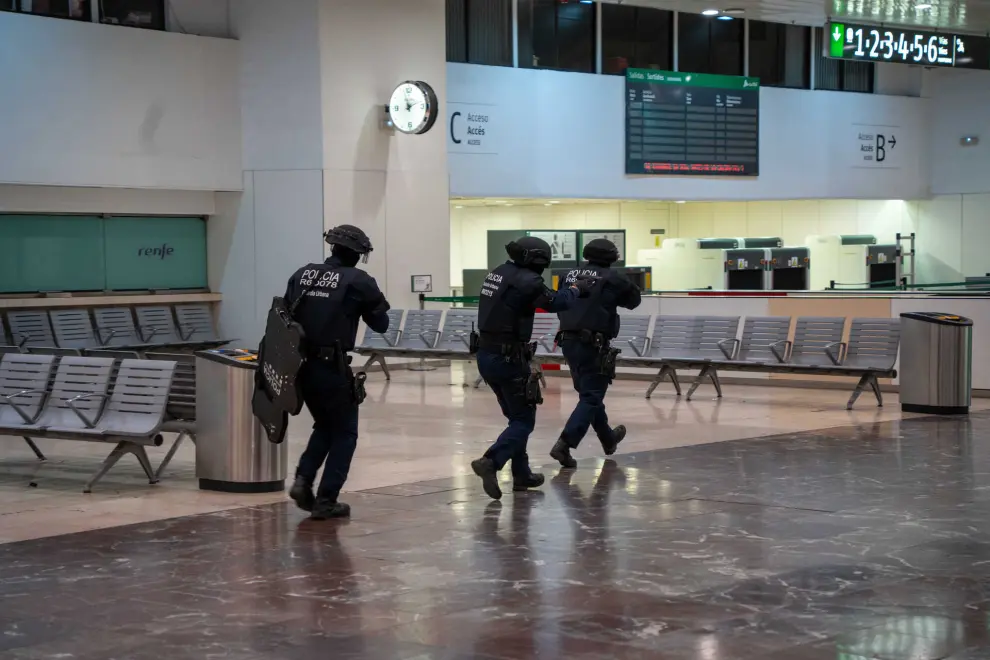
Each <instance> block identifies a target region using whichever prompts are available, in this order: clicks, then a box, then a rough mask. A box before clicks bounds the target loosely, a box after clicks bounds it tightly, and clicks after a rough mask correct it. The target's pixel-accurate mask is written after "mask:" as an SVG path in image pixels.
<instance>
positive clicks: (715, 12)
mask: <svg viewBox="0 0 990 660" xmlns="http://www.w3.org/2000/svg"><path fill="white" fill-rule="evenodd" d="M701 15H702V16H718V10H717V9H706V10H705V11H703V12H701Z"/></svg>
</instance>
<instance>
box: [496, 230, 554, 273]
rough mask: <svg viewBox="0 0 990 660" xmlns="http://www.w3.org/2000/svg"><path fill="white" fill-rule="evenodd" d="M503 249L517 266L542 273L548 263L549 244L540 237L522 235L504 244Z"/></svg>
mask: <svg viewBox="0 0 990 660" xmlns="http://www.w3.org/2000/svg"><path fill="white" fill-rule="evenodd" d="M505 251H506V252H508V253H509V257H510V258H511V259H512V261H514V262H515V264H516V265H517V266H522V267H523V268H529V269H530V270H535V271H536V272H538V273H542V272H543V269H544V268H546V267H547V266H549V265H550V245H548V244H547V242H546V241H544V240H543V239H542V238H536V237H535V236H523V237H522V238H520V239H519V240H517V241H512V242H511V243H509V244H508V245H506V246H505Z"/></svg>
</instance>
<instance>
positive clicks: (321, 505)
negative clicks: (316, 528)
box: [309, 497, 351, 520]
mask: <svg viewBox="0 0 990 660" xmlns="http://www.w3.org/2000/svg"><path fill="white" fill-rule="evenodd" d="M309 517H310V518H312V519H313V520H326V519H328V518H350V517H351V507H350V506H349V505H347V504H344V503H343V502H338V501H336V500H331V499H329V498H326V497H318V498H316V504H314V505H313V513H312V514H310V516H309Z"/></svg>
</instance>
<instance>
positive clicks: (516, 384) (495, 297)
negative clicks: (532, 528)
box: [471, 236, 594, 500]
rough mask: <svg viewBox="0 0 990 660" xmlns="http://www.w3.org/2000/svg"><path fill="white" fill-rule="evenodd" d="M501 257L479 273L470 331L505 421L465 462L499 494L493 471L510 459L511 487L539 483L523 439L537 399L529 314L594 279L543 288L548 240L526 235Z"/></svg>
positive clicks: (568, 297)
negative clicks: (495, 436)
mask: <svg viewBox="0 0 990 660" xmlns="http://www.w3.org/2000/svg"><path fill="white" fill-rule="evenodd" d="M505 250H506V252H508V253H509V257H510V258H511V261H507V262H505V263H504V264H502V265H501V266H499V267H498V268H496V269H495V270H493V271H492V272H490V273H488V275H486V276H485V281H484V283H483V284H482V287H481V296H480V303H479V305H478V330H477V332H472V333H471V352H472V353H476V354H477V360H478V370H479V371H480V372H481V377H482V378H484V380H485V382H486V383H487V384H488V386H489V387H491V389H492V391H493V392H494V393H495V396H496V397H497V398H498V403H499V406H500V407H501V408H502V414H503V415H505V417H506V419H507V420H509V425H508V426H507V427H506V429H505V430H504V431H503V432H502V434H501V435H500V436H499V437H498V439H497V440H496V441H495V444H493V445H492V446H491V447H489V448H488V451H486V452H485V454H484V456H482V457H481V458H479V459H477V460H475V461H472V463H471V468H472V469H473V470H474V473H475V474H477V475H478V476H479V477H481V483H482V486H483V488H484V489H485V493H487V494H488V496H489V497H491V498H492V499H496V500H497V499H500V498H501V497H502V490H501V488H500V487H499V484H498V471H499V470H501V469H502V468H503V467H504V466H505V464H506V463H508V462H509V461H511V462H512V490H514V491H524V490H527V489H529V488H535V487H537V486H541V485H542V484H543V480H544V479H543V475H542V474H534V473H533V471H532V470H531V469H530V467H529V456H528V455H527V454H526V444H527V442H528V440H529V434H530V433H532V432H533V427H534V426H535V425H536V406H537V405H538V404H540V403H543V397H542V395H541V394H540V385H539V380H538V376H537V375H536V374H534V373H533V371H532V368H531V366H530V361H531V360H532V358H533V354H534V352H535V345H534V344H531V343H530V338H531V336H532V334H533V317H534V314H535V312H536V310H537V309H538V308H539V309H545V310H547V311H550V312H562V311H564V310H567V309H568V308H570V307H571V306H572V305H573V304H574V303H575V301H576V300H577V299H578V297H579V296H581V295H587V293H588V292H590V291H591V288H592V286H593V285H594V281H593V280H592V279H590V278H586V277H575V278H574V281H573V282H571V283H570V285H569V286H568V287H567V288H566V289H563V290H561V291H558V292H554V291H553V290H551V289H548V288H547V286H546V285H545V284H544V283H543V278H542V277H541V276H540V275H541V273H543V271H544V269H545V268H546V267H547V266H549V265H550V246H549V245H548V244H547V242H546V241H544V240H541V239H539V238H535V237H532V236H526V237H523V238H520V239H519V240H517V241H513V242H511V243H509V244H508V245H507V246H505Z"/></svg>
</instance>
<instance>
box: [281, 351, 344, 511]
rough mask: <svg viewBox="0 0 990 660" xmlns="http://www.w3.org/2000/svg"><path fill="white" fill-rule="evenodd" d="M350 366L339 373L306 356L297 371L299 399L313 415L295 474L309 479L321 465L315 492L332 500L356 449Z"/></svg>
mask: <svg viewBox="0 0 990 660" xmlns="http://www.w3.org/2000/svg"><path fill="white" fill-rule="evenodd" d="M352 378H353V376H352V374H351V370H350V368H348V369H347V373H346V374H343V373H341V372H340V369H339V368H338V367H337V366H336V365H334V364H330V363H327V362H321V361H319V360H310V361H309V362H307V363H306V364H305V365H304V366H303V371H302V373H301V374H300V389H301V390H302V394H303V401H305V403H306V407H307V408H309V412H310V414H312V416H313V433H312V434H311V435H310V436H309V444H307V445H306V450H305V451H304V452H303V454H302V456H301V457H300V458H299V467H298V468H297V469H296V476H301V477H303V478H304V479H306V480H307V481H308V482H309V483H313V482H315V481H316V473H317V472H318V471H319V469H320V466H321V465H322V466H323V476H322V477H321V478H320V485H319V488H317V491H316V494H317V496H318V497H325V498H328V499H329V500H331V501H336V500H337V496H338V495H339V494H340V489H341V488H343V487H344V482H345V481H347V473H348V472H349V471H350V469H351V459H352V458H353V457H354V450H355V449H357V437H358V405H357V403H356V402H355V401H354V394H353V392H352V390H351V379H352Z"/></svg>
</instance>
